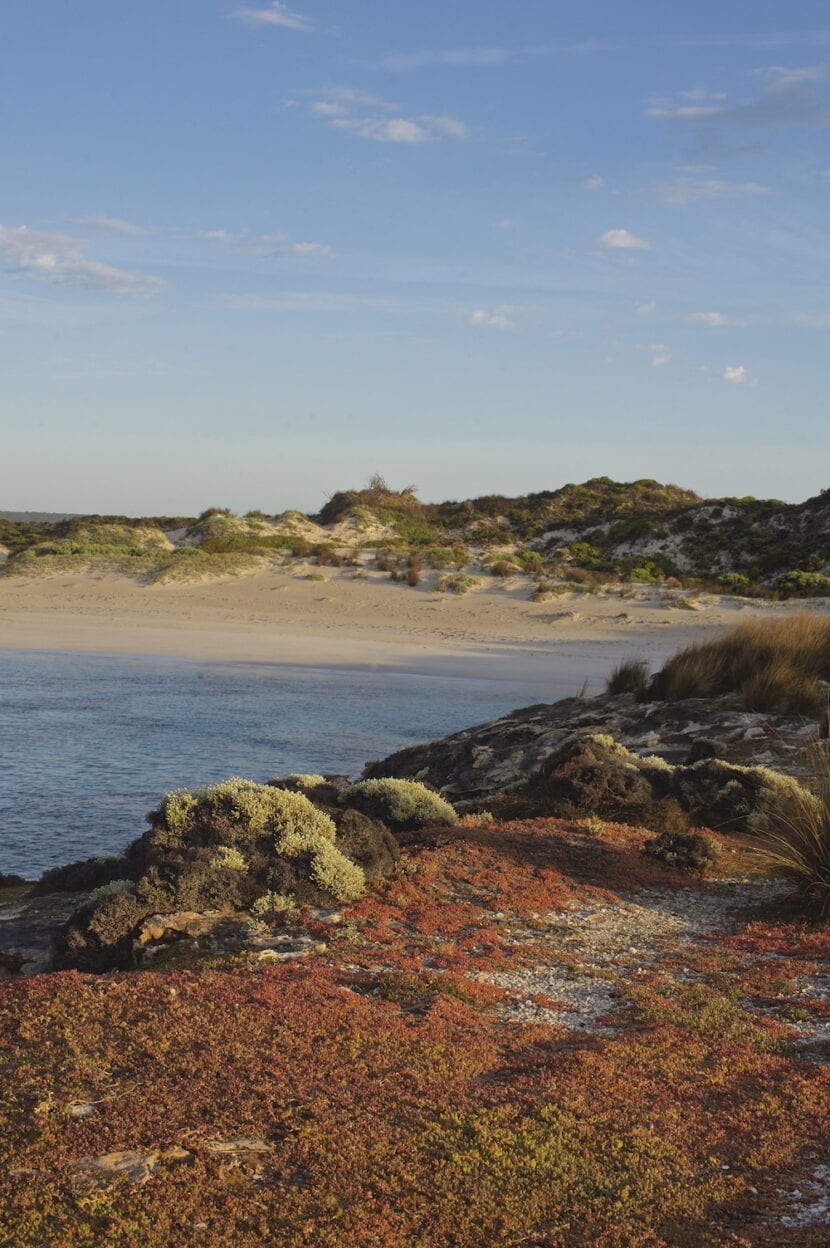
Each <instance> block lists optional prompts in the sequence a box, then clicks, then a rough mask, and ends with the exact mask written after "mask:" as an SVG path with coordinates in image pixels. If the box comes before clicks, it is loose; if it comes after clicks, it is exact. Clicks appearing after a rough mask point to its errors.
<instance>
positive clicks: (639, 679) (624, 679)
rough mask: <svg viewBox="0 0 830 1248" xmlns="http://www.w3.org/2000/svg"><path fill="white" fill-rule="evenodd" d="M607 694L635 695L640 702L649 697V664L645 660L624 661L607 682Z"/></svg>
mask: <svg viewBox="0 0 830 1248" xmlns="http://www.w3.org/2000/svg"><path fill="white" fill-rule="evenodd" d="M605 689H606V692H607V693H633V694H634V696H635V697H636V699H637V701H638V702H644V701H645V700H646V697H647V695H648V664H647V663H646V661H645V660H644V659H624V660H623V661H622V663H618V664H617V666H616V667H615V668H614V670H613V672H612V673H611V675H610V676H609V678H608V680H607V681H606V682H605Z"/></svg>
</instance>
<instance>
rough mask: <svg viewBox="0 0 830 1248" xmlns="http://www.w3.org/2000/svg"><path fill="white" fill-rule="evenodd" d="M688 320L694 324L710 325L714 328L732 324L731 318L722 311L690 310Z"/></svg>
mask: <svg viewBox="0 0 830 1248" xmlns="http://www.w3.org/2000/svg"><path fill="white" fill-rule="evenodd" d="M686 320H687V321H691V322H692V323H693V324H694V323H696V324H698V325H708V326H710V328H712V329H721V328H722V327H723V326H724V325H730V324H731V321H730V320H729V318H728V317H726V316H724V315H723V313H722V312H690V313H689V315H688V316H687V317H686Z"/></svg>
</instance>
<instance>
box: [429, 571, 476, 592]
mask: <svg viewBox="0 0 830 1248" xmlns="http://www.w3.org/2000/svg"><path fill="white" fill-rule="evenodd" d="M477 585H478V581H477V580H476V578H475V577H474V576H468V575H467V574H466V572H452V573H450V574H449V575H448V576H442V577H441V579H440V580H439V582H438V590H439V592H440V593H442V594H466V592H467V590H468V589H474V588H475V587H476V586H477Z"/></svg>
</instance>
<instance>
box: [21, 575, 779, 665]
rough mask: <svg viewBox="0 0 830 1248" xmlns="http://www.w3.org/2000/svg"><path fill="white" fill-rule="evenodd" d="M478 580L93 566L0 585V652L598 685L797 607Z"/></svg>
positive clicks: (654, 592)
mask: <svg viewBox="0 0 830 1248" xmlns="http://www.w3.org/2000/svg"><path fill="white" fill-rule="evenodd" d="M530 591H531V586H530V583H529V582H528V581H527V580H525V579H522V581H521V583H518V582H516V581H514V582H506V583H504V582H499V581H496V580H494V579H491V578H486V579H485V578H482V580H481V582H480V588H478V589H475V590H473V591H471V592H470V593H467V594H465V595H463V596H457V595H453V594H447V593H438V592H436V591H435V589H434V587H432V586H431V585H430V584H426V585H421V586H418V587H417V588H414V589H413V588H410V587H408V586H405V585H401V584H394V583H392V582H390V581H389V580H388V578H386V577H385V576H384V575H383V574H380V573H378V574H373V573H370V574H368V575H367V576H366V577H365V579H363V578H361V579H355V578H354V577H353V576H352V575H350V574H349V573H348V572H347V571H344V570H341V569H335V568H325V569H319V570H318V569H316V568H315V569H313V570H310V569H307V570H305V571H303V570H302V569H300V570H297V569H296V568H294V569H291V570H284V569H277V568H273V569H270V568H269V569H267V570H264V571H257V572H255V573H251V574H248V575H243V576H236V577H228V578H224V579H222V580H215V581H209V582H202V583H185V584H174V585H152V586H145V585H141V584H139V583H137V582H135V581H133V580H130V579H128V578H126V577H123V576H117V575H107V574H101V573H97V572H89V573H73V574H68V575H62V576H54V577H43V578H14V577H7V578H3V579H0V648H4V649H14V650H60V651H77V652H84V653H103V654H143V655H162V656H169V657H178V658H189V659H197V660H222V661H235V662H259V663H284V664H291V665H313V666H335V667H344V666H346V667H357V668H368V669H375V668H377V669H390V670H397V671H406V672H415V673H421V674H430V675H463V676H474V677H478V678H486V677H488V676H489V677H495V678H504V677H506V676H509V677H510V678H511V679H517V680H518V679H521V680H525V679H528V680H533V679H534V677H536V676H540V675H542V674H543V673H544V676H545V679H546V680H550V679H551V678H552V677H555V676H557V675H561V676H562V679H563V681H564V682H565V684H564V685H563V687H568V688H570V687H571V686H575V687H577V688H578V687H581V685H582V684H583V683H584V682H585V681H587V682H588V684H589V687H591V688H598V687H600V686H601V684H602V681H603V679H604V677H605V676H606V675H607V674H608V672H609V671H610V670H611V669H612V668H613V666H614V665H615V663H617V662H618V661H619V660H620V659H621V658H627V657H636V658H643V659H646V660H647V661H648V662H649V664H650V665H652V666H653V667H654V666H657V665H659V663H660V662H661V661H662V660H663V659H664V658H665V656H667V655H668V654H671V653H672V652H674V651H675V650H677V649H678V648H680V647H681V646H684V645H686V644H688V643H689V642H690V641H695V640H702V639H703V638H704V637H706V636H707V635H711V634H712V633H714V632H715V631H717V630H718V629H722V628H724V627H727V626H729V625H731V624H735V623H737V622H738V621H739V620H742V619H746V618H749V617H752V616H758V615H763V616H765V617H771V616H772V615H773V614H777V613H779V612H782V611H795V610H798V609H799V604H798V603H789V604H786V605H783V606H779V605H777V604H772V605H771V604H768V603H758V604H756V603H748V602H746V601H741V600H736V599H730V598H715V597H706V598H704V599H703V600H698V601H697V602H696V603H695V605H694V606H693V607H692V608H691V609H689V607H688V606H687V607H686V608H681V607H678V606H677V605H673V604H676V601H677V595H672V594H666V593H665V592H661V591H659V590H655V589H653V588H651V587H632V588H631V589H629V590H626V591H625V596H621V595H620V592H619V590H618V589H615V590H609V591H601V592H599V593H595V594H582V595H576V594H570V595H567V596H562V597H557V598H551V599H548V600H545V601H542V602H534V601H532V600H531V599H530Z"/></svg>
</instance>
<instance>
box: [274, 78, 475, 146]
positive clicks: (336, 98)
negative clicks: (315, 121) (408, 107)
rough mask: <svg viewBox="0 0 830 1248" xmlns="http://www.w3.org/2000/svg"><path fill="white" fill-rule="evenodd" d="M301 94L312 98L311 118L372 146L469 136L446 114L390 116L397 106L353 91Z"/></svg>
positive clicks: (335, 89) (340, 89)
mask: <svg viewBox="0 0 830 1248" xmlns="http://www.w3.org/2000/svg"><path fill="white" fill-rule="evenodd" d="M301 94H303V95H311V96H313V97H314V98H313V99H312V100H311V102H310V103H309V105H308V111H309V113H310V114H311V115H312V116H313V117H319V118H321V119H322V120H323V121H327V122H328V124H329V125H331V126H334V127H335V129H337V130H345V131H347V132H348V133H350V134H354V135H356V136H357V137H358V138H360V139H369V140H370V141H372V142H374V143H409V144H413V143H429V142H431V141H432V140H435V139H466V138H467V137H468V136H469V133H470V131H469V128H468V126H467V125H466V124H465V122H463V121H461V120H460V119H459V118H458V117H450V116H448V115H447V114H445V113H421V114H418V115H416V116H414V117H402V116H390V114H394V113H397V112H398V105H397V104H393V103H390V101H389V100H383V99H381V98H379V97H378V96H376V95H371V94H370V93H369V92H367V91H360V90H357V89H356V88H354V87H337V86H329V87H324V88H322V89H321V90H319V91H304V92H302V93H301ZM292 103H293V101H292Z"/></svg>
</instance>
